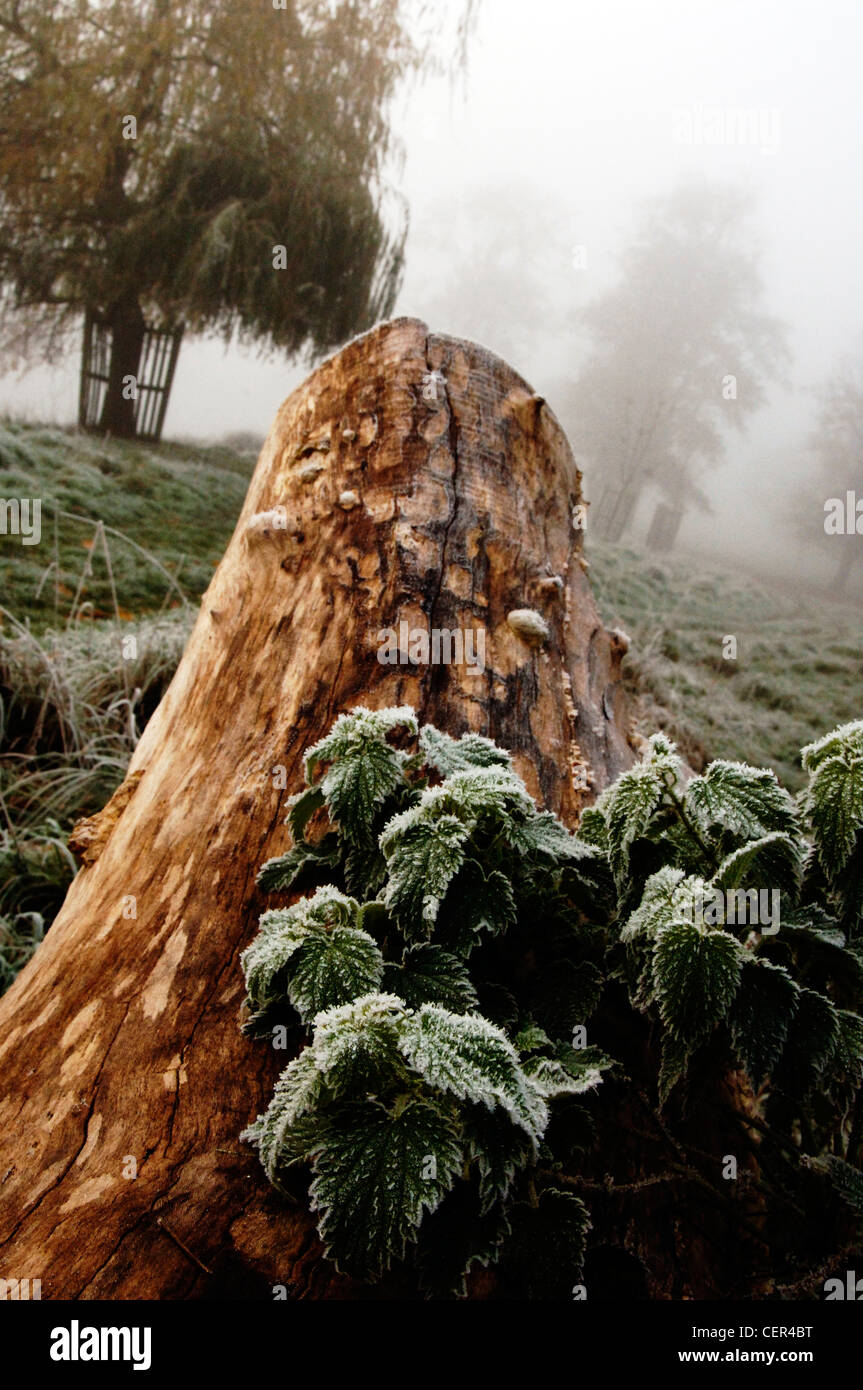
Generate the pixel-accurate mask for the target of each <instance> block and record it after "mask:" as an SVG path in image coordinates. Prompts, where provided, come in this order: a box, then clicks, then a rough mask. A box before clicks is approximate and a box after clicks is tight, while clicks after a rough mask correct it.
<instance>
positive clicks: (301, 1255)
mask: <svg viewBox="0 0 863 1390" xmlns="http://www.w3.org/2000/svg"><path fill="white" fill-rule="evenodd" d="M580 504H581V491H580V475H579V473H578V470H577V468H576V466H575V463H574V461H573V458H572V454H571V452H570V449H569V446H568V444H567V441H566V439H565V437H564V434H563V432H562V430H561V429H560V427H559V425H558V423H557V421H556V420H555V418H554V416H553V414H552V413H551V411H550V410H549V409H548V408H547V406H546V404H545V402H544V401H543V400H542V399H541V397H539V396H537V395H535V394H534V393H533V392H532V391H531V389H530V387H528V386H527V385H526V384H525V383H524V381H522V380H521V378H520V377H519V376H517V375H516V373H515V372H514V371H512V370H511V369H510V368H509V367H508V366H507V365H506V364H505V363H503V362H502V361H500V360H499V359H498V358H496V357H494V356H493V355H492V354H491V353H489V352H487V351H485V350H484V349H482V348H480V347H478V346H476V345H475V344H472V343H467V342H462V341H460V340H458V339H455V338H449V337H444V336H438V335H435V334H430V333H429V331H428V329H427V328H426V326H425V325H424V324H423V323H421V322H419V321H417V320H415V319H397V320H395V321H393V322H390V323H386V324H383V325H380V326H379V327H377V328H375V329H374V330H373V331H372V332H370V333H368V334H367V335H365V336H364V337H361V338H359V339H357V340H355V341H353V342H351V343H349V344H348V346H347V347H346V348H344V350H343V351H341V352H340V353H339V354H338V355H336V356H334V357H332V358H331V359H329V360H328V361H326V362H324V363H323V365H322V366H320V367H319V368H318V369H317V370H316V371H315V372H313V374H312V375H311V376H310V377H309V379H308V380H307V381H306V383H305V384H304V385H303V386H302V387H301V388H300V389H299V390H297V391H296V392H295V393H294V394H293V395H292V396H291V397H290V399H289V400H288V401H287V402H286V403H285V404H284V405H283V406H282V407H281V409H280V410H279V412H278V415H277V417H276V420H275V423H274V425H273V428H272V430H271V431H270V434H269V437H268V439H267V441H266V443H265V445H264V448H263V451H262V453H261V457H260V460H259V462H258V466H257V469H256V472H255V474H254V477H253V479H252V482H251V485H250V487H249V492H248V496H247V498H246V502H245V505H244V508H243V511H242V514H241V516H240V519H239V522H238V524H237V528H236V530H235V532H234V535H233V537H232V539H231V541H230V544H229V546H228V549H227V552H226V554H225V557H224V559H223V560H222V563H221V564H220V566H219V568H218V570H217V572H216V574H215V577H214V579H213V581H212V584H211V585H210V587H209V589H208V591H207V593H206V595H205V596H204V599H203V602H202V605H201V610H200V613H199V616H198V620H197V623H196V626H195V629H194V631H193V633H192V636H191V638H190V640H189V644H188V646H187V649H186V652H185V655H184V656H183V659H182V662H181V664H180V666H179V669H178V671H177V673H176V675H175V677H174V680H173V682H172V684H171V686H170V689H169V690H168V692H167V694H166V696H165V698H164V700H163V701H162V703H161V705H160V706H159V708H158V710H157V711H156V713H155V714H154V716H153V717H152V719H151V720H150V722H149V724H148V725H147V727H146V730H145V732H144V734H143V737H142V739H141V741H140V743H139V745H138V748H137V750H136V752H135V755H134V758H133V759H132V763H131V766H130V769H129V774H128V777H127V779H126V781H125V782H124V783H123V785H122V786H121V787H120V789H119V790H118V792H117V793H115V795H114V797H112V799H111V801H109V803H108V805H107V806H106V807H105V808H104V810H103V811H102V812H101V813H100V814H99V815H98V816H97V817H94V818H91V820H90V821H89V822H87V823H85V824H83V825H82V826H81V827H79V828H78V833H77V845H78V848H79V850H80V851H81V852H82V854H83V858H84V861H85V862H84V867H83V868H82V870H81V872H80V873H79V875H78V877H77V879H76V880H75V882H74V883H73V885H72V887H71V888H70V890H69V893H68V896H67V899H66V902H65V904H64V906H63V909H62V911H61V912H60V914H59V916H58V917H57V919H56V921H55V923H54V925H53V926H52V928H51V930H50V932H49V933H48V936H47V938H46V940H45V942H44V944H43V945H42V946H41V947H40V948H39V951H38V953H37V954H36V956H35V958H34V959H33V961H32V962H31V963H30V965H29V966H28V967H27V968H26V969H25V970H24V971H23V973H22V975H21V976H20V978H19V979H18V980H17V981H16V983H15V985H14V986H13V988H12V989H11V990H10V991H9V993H8V994H7V995H6V997H5V998H4V999H3V1000H2V1003H0V1065H2V1072H3V1077H4V1087H3V1099H2V1103H0V1136H2V1138H0V1275H2V1276H3V1277H7V1278H11V1277H17V1278H20V1279H24V1278H31V1279H37V1278H38V1279H41V1281H42V1296H43V1298H49V1299H57V1298H84V1299H96V1298H114V1299H123V1298H160V1299H180V1298H208V1297H226V1296H227V1297H272V1292H271V1290H272V1286H273V1285H275V1284H281V1285H284V1286H285V1287H286V1289H287V1291H288V1297H290V1298H346V1297H348V1298H350V1297H368V1296H371V1297H376V1296H381V1295H382V1294H383V1295H384V1296H389V1297H392V1296H394V1295H393V1290H392V1289H391V1288H390V1289H388V1288H387V1287H386V1286H384V1287H383V1288H382V1289H379V1290H365V1289H361V1288H360V1287H359V1286H358V1285H356V1284H353V1283H351V1281H350V1280H348V1279H345V1278H342V1277H340V1276H338V1275H336V1274H335V1272H334V1271H333V1269H332V1267H331V1266H330V1265H329V1264H328V1263H326V1262H325V1261H324V1260H323V1259H322V1256H321V1247H320V1245H319V1242H318V1240H317V1236H316V1233H315V1229H314V1225H313V1223H312V1220H311V1218H310V1216H309V1215H308V1214H307V1212H306V1211H305V1210H304V1209H302V1208H301V1207H299V1206H298V1207H291V1206H290V1205H289V1204H287V1203H286V1202H285V1201H284V1200H283V1199H280V1198H278V1197H277V1196H276V1195H275V1194H274V1193H273V1191H272V1190H271V1189H270V1187H269V1185H268V1184H267V1182H266V1179H265V1177H264V1174H263V1172H262V1170H261V1169H260V1166H259V1164H258V1160H257V1158H256V1156H255V1155H254V1153H253V1152H252V1151H251V1150H250V1149H249V1148H248V1147H247V1146H245V1145H241V1144H240V1143H239V1142H238V1138H237V1136H238V1135H239V1133H240V1131H241V1130H242V1129H243V1128H244V1127H245V1126H246V1125H247V1124H248V1123H249V1122H250V1121H251V1120H252V1119H253V1118H254V1117H255V1115H256V1114H257V1113H258V1112H259V1111H261V1110H262V1109H263V1108H264V1107H265V1106H266V1104H267V1101H268V1099H269V1096H270V1093H271V1090H272V1085H273V1082H274V1080H275V1077H276V1075H277V1074H278V1071H279V1070H280V1068H281V1066H282V1065H284V1062H285V1060H286V1059H285V1057H284V1055H283V1054H279V1053H277V1052H275V1051H273V1049H268V1048H266V1047H261V1046H260V1044H259V1043H255V1042H253V1041H251V1040H249V1039H248V1038H245V1037H244V1036H243V1035H242V1034H241V1033H240V1030H239V1026H238V1010H239V1006H240V1004H241V1001H242V998H243V993H244V989H243V981H242V977H241V973H240V969H239V963H238V957H239V953H240V951H241V950H242V949H243V947H244V946H245V945H246V944H247V943H248V941H249V940H250V938H251V937H252V936H253V935H254V933H255V931H256V927H257V919H258V916H259V913H260V912H261V911H262V910H263V909H264V908H265V907H266V906H268V905H270V904H268V903H267V902H265V901H264V900H263V899H262V898H261V896H260V894H259V893H258V891H257V889H256V887H255V874H256V871H257V869H258V868H259V866H260V865H261V863H262V862H263V861H264V860H265V859H267V858H268V857H270V856H272V855H275V854H278V853H282V852H283V851H284V850H285V849H286V848H287V846H288V844H289V842H290V840H289V834H288V831H287V829H286V828H285V827H284V824H283V822H284V814H285V800H286V798H287V796H288V795H289V794H290V793H291V792H292V791H294V790H297V789H298V788H299V787H300V786H301V785H302V777H303V774H302V754H303V750H304V749H305V748H306V746H307V745H308V744H310V743H312V742H313V741H315V740H316V739H318V738H320V737H321V736H322V735H323V734H324V733H325V732H326V730H327V729H328V728H329V727H330V725H331V723H332V721H333V719H334V718H335V717H336V715H337V714H339V713H340V712H342V711H344V710H348V709H350V708H352V707H353V706H354V705H357V704H367V705H369V706H373V707H379V706H382V705H390V704H403V703H407V704H412V705H413V706H414V707H415V708H416V709H417V710H418V712H419V714H420V716H421V718H422V719H423V720H425V721H429V722H433V723H435V724H437V725H438V726H439V727H441V728H443V729H446V730H447V731H449V732H451V733H453V734H459V733H461V732H463V731H465V730H466V729H473V730H476V731H478V732H481V733H483V734H486V735H489V736H490V737H492V738H494V739H496V740H497V741H498V742H500V743H501V744H503V745H504V746H506V747H507V748H509V749H511V750H512V751H513V753H514V755H515V762H516V766H517V770H518V771H519V772H520V773H521V775H522V776H523V777H524V778H525V780H526V782H527V785H528V787H529V789H530V791H531V792H532V793H533V795H534V796H535V797H536V798H537V799H538V801H539V802H540V803H542V804H543V805H545V806H547V807H549V808H551V809H553V810H554V811H556V812H558V814H560V815H561V816H562V817H563V819H564V820H565V821H567V822H568V823H570V824H572V823H573V822H574V820H575V818H576V817H577V813H578V810H579V807H580V806H581V805H582V804H583V803H584V801H585V800H586V799H587V800H590V799H592V797H593V795H594V794H595V792H596V791H597V790H599V789H600V788H601V787H602V786H603V785H604V784H605V783H606V782H607V781H608V780H609V779H610V778H613V777H614V776H615V775H616V774H617V773H618V772H619V771H620V770H621V769H622V768H623V767H625V766H627V765H628V764H629V763H630V762H631V761H632V753H631V751H630V748H629V744H628V741H627V728H626V713H625V709H624V698H623V692H622V689H621V687H620V684H619V669H620V660H621V656H622V651H623V646H622V643H621V641H620V640H618V639H617V638H615V637H612V636H611V635H610V634H609V633H607V632H606V631H605V630H604V629H603V627H602V624H601V622H600V620H599V618H598V616H597V612H596V608H595V605H594V602H593V599H592V597H591V594H590V589H589V586H588V582H587V579H586V576H585V573H584V568H585V567H584V564H583V561H582V559H581V539H582V533H581V531H580V530H579V529H577V527H576V526H574V525H573V513H574V511H575V509H576V508H578V507H579V506H580ZM577 520H578V514H577V513H576V521H577ZM518 610H533V611H534V614H535V615H536V614H538V615H539V616H540V617H541V618H542V619H544V620H545V623H546V624H547V628H548V637H547V640H544V641H543V640H542V637H541V635H539V633H537V635H536V636H532V634H531V624H533V626H534V627H537V623H536V617H535V616H534V618H532V619H527V620H525V619H518V618H516V619H514V620H510V621H508V615H510V614H511V613H512V612H513V611H516V612H518ZM405 624H406V625H407V627H405V626H404V625H405ZM540 627H541V625H540ZM385 629H393V630H394V631H395V632H396V633H397V634H400V636H399V639H398V640H399V642H400V643H401V647H400V648H399V650H398V652H397V659H396V660H395V662H393V661H388V662H384V661H381V660H380V659H379V651H380V649H381V643H382V631H383V630H385ZM465 629H470V630H472V631H473V632H474V633H475V634H479V633H482V634H483V635H484V641H485V660H484V669H483V670H482V671H480V670H479V669H477V667H476V663H474V666H475V669H469V667H468V666H467V664H466V663H464V662H463V663H462V664H461V665H457V664H452V663H451V664H444V663H443V662H441V663H440V664H426V665H414V664H412V663H411V661H410V651H408V652H405V650H404V643H403V640H402V639H403V636H404V633H405V632H407V633H408V635H409V642H408V645H409V646H410V640H412V639H411V634H415V633H416V632H417V631H420V632H423V633H427V634H433V633H434V632H435V631H439V632H443V631H448V632H451V633H452V632H455V631H464V630H465ZM420 645H421V644H420ZM280 770H281V771H280ZM408 1296H409V1295H408Z"/></svg>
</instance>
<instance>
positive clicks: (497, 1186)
mask: <svg viewBox="0 0 863 1390" xmlns="http://www.w3.org/2000/svg"><path fill="white" fill-rule="evenodd" d="M463 1134H464V1139H465V1144H466V1149H467V1157H468V1160H469V1161H470V1162H471V1163H473V1164H475V1165H476V1170H477V1174H478V1182H479V1188H478V1200H479V1210H480V1213H481V1214H482V1215H485V1214H486V1212H489V1211H491V1209H492V1207H493V1206H494V1204H495V1203H496V1202H498V1201H505V1199H506V1198H507V1197H508V1196H509V1194H510V1192H511V1190H512V1186H513V1183H514V1182H515V1179H516V1177H517V1175H518V1174H519V1173H520V1172H521V1171H522V1170H523V1169H524V1168H526V1167H528V1165H529V1164H530V1163H532V1162H533V1160H534V1158H535V1157H536V1149H535V1147H534V1145H533V1143H532V1141H531V1139H530V1138H529V1136H528V1135H527V1134H525V1131H524V1130H523V1129H522V1128H521V1126H520V1125H516V1124H513V1122H512V1119H511V1118H510V1116H509V1115H508V1114H507V1113H506V1112H505V1111H503V1110H500V1109H497V1110H488V1109H486V1107H485V1106H484V1105H468V1106H467V1107H466V1108H465V1113H464V1119H463Z"/></svg>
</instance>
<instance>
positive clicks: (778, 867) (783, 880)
mask: <svg viewBox="0 0 863 1390" xmlns="http://www.w3.org/2000/svg"><path fill="white" fill-rule="evenodd" d="M802 870H803V842H802V840H800V839H799V838H798V837H795V836H792V835H786V834H784V833H783V832H782V831H778V830H774V831H772V832H771V833H770V834H769V835H762V836H760V837H759V839H757V840H749V841H747V843H746V844H745V845H741V846H740V848H739V849H736V850H735V851H734V853H733V854H729V855H727V856H726V858H725V859H723V861H722V863H721V864H720V865H719V868H718V869H717V871H716V873H715V874H714V876H713V882H714V883H715V884H716V886H717V887H718V888H723V889H728V888H741V887H768V886H769V887H770V888H771V889H772V888H776V889H778V890H779V891H780V892H782V893H784V894H786V895H787V897H788V898H789V899H791V900H792V901H794V900H796V898H797V895H798V893H799V891H800V879H801V875H802Z"/></svg>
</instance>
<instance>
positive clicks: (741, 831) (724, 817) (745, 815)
mask: <svg viewBox="0 0 863 1390" xmlns="http://www.w3.org/2000/svg"><path fill="white" fill-rule="evenodd" d="M684 804H685V807H686V810H687V812H688V813H689V814H690V816H691V817H692V818H693V819H694V821H695V822H696V824H697V825H698V826H700V827H701V829H702V831H704V832H705V833H709V832H711V831H715V830H716V829H717V828H720V829H723V830H726V831H729V832H730V833H731V834H732V835H737V836H741V837H742V838H743V839H745V840H758V839H761V838H762V837H763V836H765V835H769V834H771V833H772V832H774V831H778V832H780V833H781V834H785V835H789V836H791V838H792V839H799V828H798V825H797V815H796V811H795V806H794V802H793V800H792V799H791V797H790V796H789V795H788V792H787V791H785V789H784V788H783V787H780V785H779V783H778V782H777V780H776V776H775V773H773V772H771V771H770V770H769V768H763V767H750V766H749V765H748V764H747V763H732V762H724V761H717V762H713V763H711V764H710V766H709V767H708V768H707V771H706V772H704V773H703V774H702V775H701V776H700V777H693V778H692V780H691V781H690V782H689V783H688V784H687V787H686V794H685V797H684Z"/></svg>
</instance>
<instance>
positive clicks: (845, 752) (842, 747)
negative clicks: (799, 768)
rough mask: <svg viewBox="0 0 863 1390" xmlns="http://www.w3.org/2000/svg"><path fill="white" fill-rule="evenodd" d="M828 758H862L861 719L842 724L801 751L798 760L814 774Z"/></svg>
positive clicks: (862, 732) (862, 733)
mask: <svg viewBox="0 0 863 1390" xmlns="http://www.w3.org/2000/svg"><path fill="white" fill-rule="evenodd" d="M828 758H863V719H856V720H854V722H853V723H851V724H842V725H840V726H839V728H838V729H833V730H831V732H830V733H829V734H825V735H824V737H823V738H819V739H818V740H817V741H816V742H815V743H809V744H807V745H806V747H805V748H803V749H801V752H800V760H801V762H802V763H803V767H804V768H805V770H806V771H807V772H814V771H815V769H816V768H817V767H820V765H821V764H822V763H823V762H826V760H827V759H828Z"/></svg>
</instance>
